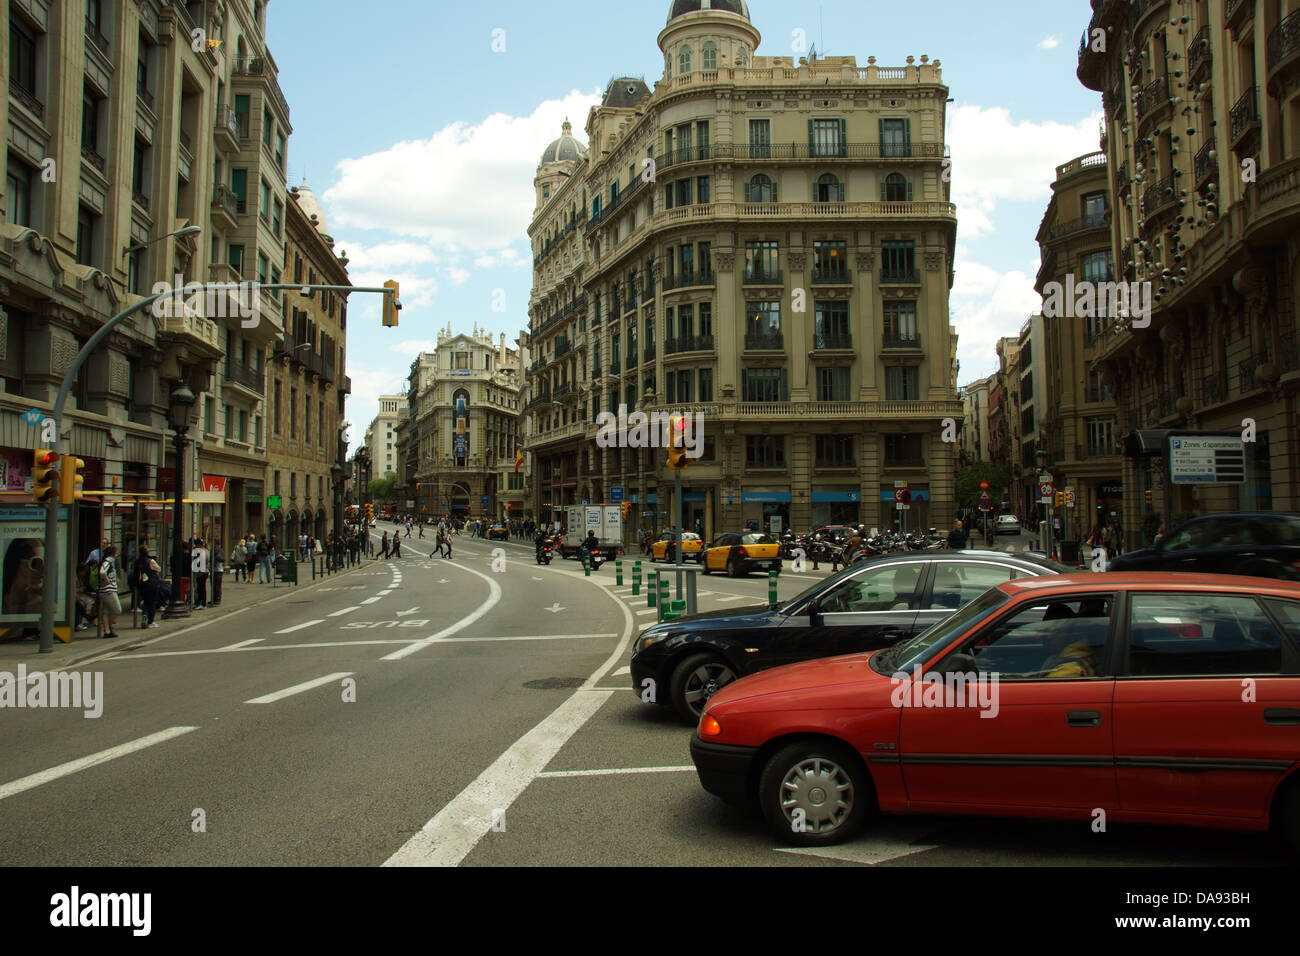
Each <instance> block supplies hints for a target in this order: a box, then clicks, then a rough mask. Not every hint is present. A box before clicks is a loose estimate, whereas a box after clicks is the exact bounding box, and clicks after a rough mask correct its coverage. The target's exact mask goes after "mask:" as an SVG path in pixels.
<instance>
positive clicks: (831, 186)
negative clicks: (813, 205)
mask: <svg viewBox="0 0 1300 956" xmlns="http://www.w3.org/2000/svg"><path fill="white" fill-rule="evenodd" d="M815 191H816V195H815V196H814V199H815V200H816V201H817V202H844V184H843V183H841V182H840V181H839V179H837V178H836V177H835V176H833V175H831V174H830V173H824V174H823V175H821V176H819V177H818V178H817V185H816V186H815Z"/></svg>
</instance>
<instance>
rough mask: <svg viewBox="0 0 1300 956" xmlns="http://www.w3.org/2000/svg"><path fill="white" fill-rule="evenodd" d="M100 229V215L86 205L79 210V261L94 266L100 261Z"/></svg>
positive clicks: (79, 263)
mask: <svg viewBox="0 0 1300 956" xmlns="http://www.w3.org/2000/svg"><path fill="white" fill-rule="evenodd" d="M98 229H99V217H98V216H97V215H95V214H94V213H93V212H92V211H91V210H90V209H88V208H87V207H85V206H80V207H78V210H77V263H78V265H83V266H93V265H95V264H96V262H97V261H98V256H97V251H98V250H97V249H96V242H95V240H96V233H97V232H98Z"/></svg>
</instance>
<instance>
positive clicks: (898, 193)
mask: <svg viewBox="0 0 1300 956" xmlns="http://www.w3.org/2000/svg"><path fill="white" fill-rule="evenodd" d="M880 198H881V200H883V201H884V202H911V200H912V184H911V183H910V182H908V181H907V177H905V176H904V175H903V174H902V173H890V174H889V175H888V176H886V177H885V179H884V181H883V182H882V183H881V184H880Z"/></svg>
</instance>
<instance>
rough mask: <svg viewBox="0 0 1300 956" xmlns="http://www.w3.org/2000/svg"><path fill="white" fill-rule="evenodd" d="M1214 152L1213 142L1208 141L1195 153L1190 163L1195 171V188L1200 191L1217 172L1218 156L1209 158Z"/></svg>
mask: <svg viewBox="0 0 1300 956" xmlns="http://www.w3.org/2000/svg"><path fill="white" fill-rule="evenodd" d="M1214 151H1215V145H1214V140H1210V141H1209V142H1208V143H1206V144H1205V145H1204V146H1202V147H1201V148H1200V149H1198V150H1197V151H1196V158H1195V159H1194V160H1193V162H1192V168H1193V169H1194V171H1195V177H1196V188H1197V189H1200V188H1201V187H1202V186H1204V185H1205V184H1206V183H1208V182H1209V181H1210V180H1212V179H1213V178H1214V177H1215V175H1216V174H1217V173H1218V170H1219V158H1218V154H1217V153H1216V154H1215V157H1214V159H1211V158H1210V153H1212V152H1214Z"/></svg>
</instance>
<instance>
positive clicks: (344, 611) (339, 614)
mask: <svg viewBox="0 0 1300 956" xmlns="http://www.w3.org/2000/svg"><path fill="white" fill-rule="evenodd" d="M360 606H361V605H359V604H354V605H352V606H351V607H345V608H342V609H341V610H338V611H335V612H334V613H333V614H331V615H330V617H342V616H343V615H344V614H351V613H352V612H353V611H355V610H357V609H358V608H359V607H360Z"/></svg>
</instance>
